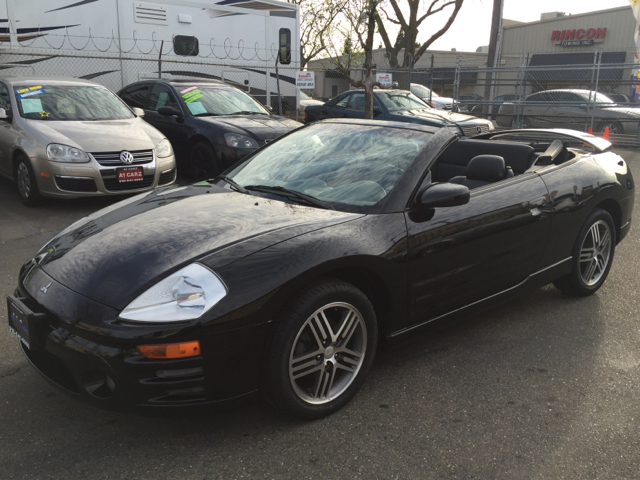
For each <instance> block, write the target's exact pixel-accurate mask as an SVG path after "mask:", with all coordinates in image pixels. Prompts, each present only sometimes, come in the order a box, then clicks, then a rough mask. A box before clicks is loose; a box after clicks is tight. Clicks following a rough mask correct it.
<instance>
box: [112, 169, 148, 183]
mask: <svg viewBox="0 0 640 480" xmlns="http://www.w3.org/2000/svg"><path fill="white" fill-rule="evenodd" d="M139 180H144V175H143V172H142V167H131V168H120V169H118V182H137V181H139Z"/></svg>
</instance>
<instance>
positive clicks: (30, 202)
mask: <svg viewBox="0 0 640 480" xmlns="http://www.w3.org/2000/svg"><path fill="white" fill-rule="evenodd" d="M15 179H16V183H17V184H18V192H19V193H20V198H21V199H22V203H24V204H25V205H27V206H29V207H34V206H36V205H38V204H40V202H41V201H42V196H41V195H40V191H39V190H38V184H37V182H36V175H35V173H34V171H33V167H32V166H31V162H30V161H29V159H28V158H27V157H26V156H25V155H23V154H19V155H18V158H17V161H16V167H15Z"/></svg>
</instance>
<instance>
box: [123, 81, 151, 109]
mask: <svg viewBox="0 0 640 480" xmlns="http://www.w3.org/2000/svg"><path fill="white" fill-rule="evenodd" d="M148 93H149V85H148V84H146V83H142V84H139V85H132V86H131V87H128V88H125V89H124V90H122V91H121V92H120V98H122V100H124V103H126V104H127V105H129V106H130V107H131V108H134V107H137V108H145V101H146V99H147V94H148Z"/></svg>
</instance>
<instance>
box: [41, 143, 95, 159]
mask: <svg viewBox="0 0 640 480" xmlns="http://www.w3.org/2000/svg"><path fill="white" fill-rule="evenodd" d="M47 157H49V160H51V161H52V162H65V163H86V162H88V161H89V155H87V153H86V152H83V151H82V150H80V149H78V148H73V147H70V146H68V145H60V144H57V143H50V144H49V145H47Z"/></svg>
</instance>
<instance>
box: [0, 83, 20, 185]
mask: <svg viewBox="0 0 640 480" xmlns="http://www.w3.org/2000/svg"><path fill="white" fill-rule="evenodd" d="M12 95H13V93H12V92H11V91H10V90H9V87H8V86H7V85H6V84H5V83H4V82H0V108H4V110H5V112H6V113H7V115H8V118H6V119H2V120H0V172H1V173H3V174H5V175H8V176H11V177H13V171H12V170H13V165H12V162H11V154H12V149H11V146H12V145H14V144H15V143H16V140H17V139H18V137H19V132H18V131H17V130H16V129H15V127H14V125H15V124H14V122H13V116H14V115H18V111H17V110H15V109H14V108H12V105H11V96H12Z"/></svg>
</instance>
